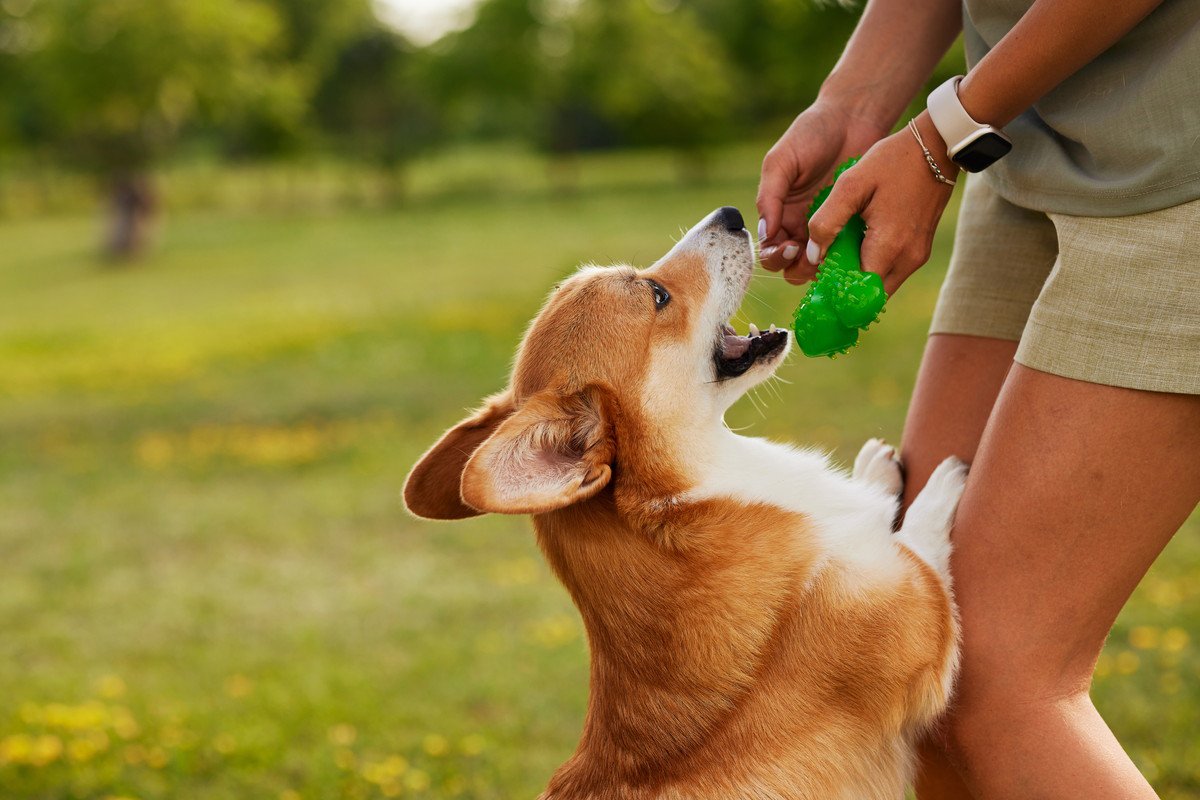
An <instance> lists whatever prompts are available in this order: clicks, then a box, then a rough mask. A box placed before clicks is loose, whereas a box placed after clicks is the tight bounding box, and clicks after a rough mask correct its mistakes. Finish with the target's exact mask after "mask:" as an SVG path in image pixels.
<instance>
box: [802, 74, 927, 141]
mask: <svg viewBox="0 0 1200 800" xmlns="http://www.w3.org/2000/svg"><path fill="white" fill-rule="evenodd" d="M892 94H894V93H892V92H889V91H888V87H887V86H886V85H884V84H881V83H878V82H874V81H857V80H854V79H853V78H851V77H850V76H846V75H842V74H839V73H838V72H837V71H834V72H833V73H831V74H830V75H829V77H828V78H826V79H825V82H824V83H823V84H821V89H820V91H819V92H818V93H817V100H816V103H815V104H816V105H823V106H827V107H829V108H832V109H836V110H837V111H838V112H839V113H841V114H843V115H845V116H846V118H847V119H848V120H851V121H853V122H855V123H856V124H859V125H862V126H865V127H870V128H873V129H876V130H878V131H881V132H882V133H881V136H882V135H886V133H887V132H888V131H890V130H891V129H892V126H893V125H895V124H896V120H897V119H899V117H900V114H901V113H902V112H903V110H904V105H905V103H904V102H897V101H895V100H894V99H893V98H892V97H891V95H892Z"/></svg>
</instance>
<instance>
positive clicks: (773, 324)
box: [767, 322, 775, 333]
mask: <svg viewBox="0 0 1200 800" xmlns="http://www.w3.org/2000/svg"><path fill="white" fill-rule="evenodd" d="M767 330H768V331H770V332H771V333H774V332H775V323H774V322H772V323H771V327H770V328H767Z"/></svg>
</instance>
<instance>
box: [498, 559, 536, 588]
mask: <svg viewBox="0 0 1200 800" xmlns="http://www.w3.org/2000/svg"><path fill="white" fill-rule="evenodd" d="M537 575H538V564H537V562H536V561H534V560H533V559H532V558H517V559H513V560H511V561H501V562H499V563H498V564H496V565H495V566H494V567H493V568H492V582H493V583H495V584H496V585H497V586H502V587H509V586H527V585H528V584H531V583H533V582H534V581H536V580H537Z"/></svg>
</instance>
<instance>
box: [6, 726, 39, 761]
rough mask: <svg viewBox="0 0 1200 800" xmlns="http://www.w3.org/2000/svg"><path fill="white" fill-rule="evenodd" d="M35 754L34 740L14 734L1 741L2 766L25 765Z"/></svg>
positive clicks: (20, 734)
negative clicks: (30, 756)
mask: <svg viewBox="0 0 1200 800" xmlns="http://www.w3.org/2000/svg"><path fill="white" fill-rule="evenodd" d="M32 752H33V738H32V737H31V736H27V735H25V734H23V733H14V734H12V735H11V736H5V737H4V738H3V739H0V764H25V763H28V761H29V755H30V753H32Z"/></svg>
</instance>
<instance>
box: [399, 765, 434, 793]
mask: <svg viewBox="0 0 1200 800" xmlns="http://www.w3.org/2000/svg"><path fill="white" fill-rule="evenodd" d="M404 783H405V785H407V786H408V788H409V789H412V790H413V791H414V792H423V791H425V790H426V789H428V788H429V773H427V772H425V771H424V770H420V769H414V770H413V771H412V772H410V773H408V777H407V778H405V779H404Z"/></svg>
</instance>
